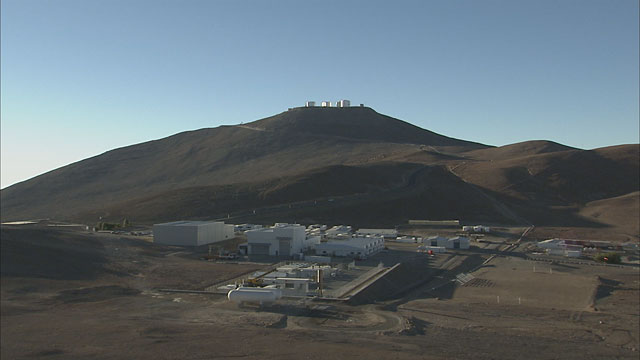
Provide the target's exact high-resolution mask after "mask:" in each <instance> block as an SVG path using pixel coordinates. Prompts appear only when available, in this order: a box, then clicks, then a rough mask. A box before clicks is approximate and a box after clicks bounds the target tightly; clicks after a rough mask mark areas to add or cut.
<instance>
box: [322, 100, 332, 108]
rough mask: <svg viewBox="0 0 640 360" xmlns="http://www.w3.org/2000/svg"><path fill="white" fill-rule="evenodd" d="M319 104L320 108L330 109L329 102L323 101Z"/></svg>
mask: <svg viewBox="0 0 640 360" xmlns="http://www.w3.org/2000/svg"><path fill="white" fill-rule="evenodd" d="M321 104H322V107H331V101H323V102H322V103H321Z"/></svg>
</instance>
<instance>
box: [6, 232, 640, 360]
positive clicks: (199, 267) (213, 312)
mask: <svg viewBox="0 0 640 360" xmlns="http://www.w3.org/2000/svg"><path fill="white" fill-rule="evenodd" d="M1 230H2V278H1V285H2V289H1V292H0V295H1V297H0V301H1V310H2V313H1V314H2V321H1V330H2V336H1V349H0V355H1V357H2V359H34V358H46V359H84V358H91V359H121V358H136V359H145V358H153V359H225V358H245V359H265V358H278V359H301V358H302V359H327V358H379V359H416V358H421V359H469V358H473V359H514V358H531V359H534V358H535V359H603V358H617V359H637V358H638V356H640V353H639V352H638V351H639V349H640V329H639V327H640V273H639V267H638V266H637V265H634V264H629V265H620V266H614V265H602V264H597V263H594V262H592V261H590V260H580V261H578V260H575V261H570V260H567V261H564V260H562V261H561V260H558V259H557V261H534V260H531V259H530V258H529V257H527V256H526V253H525V250H524V249H525V248H526V245H527V239H526V238H523V239H522V241H521V242H520V243H517V244H516V245H517V246H514V245H510V244H514V243H515V242H516V241H517V240H518V238H519V234H520V233H521V231H522V230H523V229H522V228H505V229H503V231H502V232H498V233H497V234H496V235H495V236H494V237H493V238H489V239H487V241H485V242H483V243H472V247H471V249H469V250H456V251H450V252H448V253H447V254H438V255H436V256H434V257H429V255H427V254H418V253H416V252H415V248H416V246H415V244H401V243H392V242H389V243H388V244H387V246H388V248H389V250H388V251H385V252H382V253H379V254H377V255H375V256H374V257H372V258H371V259H368V260H367V264H375V263H379V262H382V263H385V265H387V264H388V263H389V264H390V263H393V262H395V261H398V260H401V259H403V258H414V259H415V258H416V257H418V256H423V257H425V260H424V262H421V263H420V264H428V265H425V266H424V269H423V270H421V269H420V268H415V269H414V274H413V275H414V276H416V278H417V279H420V280H421V281H420V282H419V283H417V285H416V286H412V287H409V288H406V289H403V290H402V291H400V292H398V291H395V290H397V289H393V284H389V294H391V295H392V296H389V297H385V296H381V297H380V299H372V301H370V302H367V303H363V304H360V305H349V304H347V303H343V302H336V301H333V302H323V301H314V300H312V299H285V300H282V301H280V302H278V303H276V304H273V305H265V306H262V307H260V306H257V305H256V306H250V305H246V306H238V305H237V304H234V303H230V302H229V301H228V300H227V299H226V297H225V296H224V295H214V294H195V293H194V294H192V293H169V292H163V291H161V289H167V288H172V289H184V290H203V289H204V288H206V287H208V286H211V285H213V284H220V283H224V282H225V281H230V280H231V279H234V278H236V277H238V276H241V275H243V274H247V273H251V272H253V271H255V270H259V269H262V268H264V267H266V266H269V265H270V264H266V263H255V262H244V261H240V262H236V263H215V262H209V261H203V260H200V259H199V258H198V256H197V255H194V254H193V252H194V251H195V250H190V249H182V248H172V247H166V246H156V245H154V244H152V243H150V242H149V239H144V238H141V237H134V236H128V235H122V234H102V233H90V232H87V231H85V230H83V229H74V228H50V227H45V226H39V225H31V226H2V228H1ZM415 233H420V231H419V230H416V231H415ZM423 235H428V234H423ZM25 264H27V265H25ZM364 265H366V264H363V266H364ZM459 274H464V275H465V276H464V280H463V281H455V280H456V276H457V275H459ZM399 281H402V280H401V279H400V280H399ZM392 289H393V290H394V291H391V290H392Z"/></svg>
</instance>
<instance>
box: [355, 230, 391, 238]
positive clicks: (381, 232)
mask: <svg viewBox="0 0 640 360" xmlns="http://www.w3.org/2000/svg"><path fill="white" fill-rule="evenodd" d="M356 234H357V235H358V236H367V235H371V236H382V237H385V238H390V239H395V238H396V237H398V230H396V229H360V230H358V231H356Z"/></svg>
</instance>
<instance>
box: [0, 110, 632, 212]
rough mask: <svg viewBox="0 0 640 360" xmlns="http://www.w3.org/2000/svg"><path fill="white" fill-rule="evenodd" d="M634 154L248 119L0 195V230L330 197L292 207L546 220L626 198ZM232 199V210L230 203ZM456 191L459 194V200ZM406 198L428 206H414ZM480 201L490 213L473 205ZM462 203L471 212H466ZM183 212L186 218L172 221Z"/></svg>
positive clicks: (303, 120)
mask: <svg viewBox="0 0 640 360" xmlns="http://www.w3.org/2000/svg"><path fill="white" fill-rule="evenodd" d="M638 149H639V147H638V145H636V144H631V145H620V146H611V147H606V148H601V149H594V150H582V149H576V148H572V147H568V146H565V145H562V144H558V143H555V142H551V141H544V140H534V141H525V142H521V143H516V144H510V145H506V146H501V147H491V146H487V145H484V144H479V143H475V142H471V141H465V140H459V139H454V138H450V137H447V136H443V135H440V134H437V133H434V132H431V131H429V130H425V129H421V128H419V127H416V126H414V125H411V124H409V123H406V122H404V121H402V120H398V119H395V118H392V117H389V116H386V115H382V114H378V113H377V112H375V111H374V110H373V109H370V108H364V107H363V108H359V107H353V108H294V109H291V110H289V111H286V112H283V113H280V114H276V115H273V116H270V117H267V118H264V119H260V120H256V121H253V122H249V123H246V124H239V125H224V126H219V127H216V128H204V129H199V130H191V131H185V132H181V133H178V134H175V135H171V136H168V137H165V138H162V139H157V140H152V141H148V142H144V143H140V144H135V145H129V146H126V147H122V148H118V149H114V150H110V151H108V152H105V153H103V154H101V155H97V156H94V157H91V158H88V159H85V160H82V161H79V162H76V163H73V164H70V165H67V166H65V167H62V168H59V169H56V170H53V171H51V172H49V173H46V174H43V175H40V176H37V177H35V178H33V179H30V180H27V181H25V182H22V183H19V184H15V185H13V186H10V187H8V188H5V189H2V190H1V191H0V199H1V200H2V202H1V209H2V221H7V220H21V219H25V218H55V219H59V220H83V221H87V222H90V221H91V219H97V218H99V217H105V218H109V217H110V216H112V217H123V216H128V217H133V218H132V219H130V220H133V221H136V220H137V219H136V217H137V218H139V220H140V221H144V222H153V221H155V220H154V219H156V220H157V219H161V218H162V219H172V218H175V217H185V218H201V219H206V218H212V217H215V216H219V215H221V214H223V213H225V211H224V207H220V206H218V205H209V204H207V203H206V201H213V202H218V203H220V204H227V205H226V206H227V207H228V208H229V209H235V210H236V211H238V212H239V213H243V214H244V213H246V212H247V211H249V210H251V209H255V208H256V207H260V206H264V207H265V209H269V211H276V210H277V211H276V212H277V214H276V213H274V214H273V218H271V219H268V216H267V217H262V218H261V219H262V220H263V221H272V220H273V221H276V220H278V219H276V218H275V217H276V216H280V217H281V218H289V215H288V214H289V213H287V210H286V209H285V210H282V209H279V208H278V206H279V205H278V204H287V203H288V202H291V201H297V202H303V203H307V202H309V201H312V200H313V201H317V200H318V199H320V200H323V199H324V200H326V199H327V198H329V197H331V196H333V195H336V196H337V197H336V199H338V200H339V201H336V202H335V203H333V204H323V206H325V205H326V206H329V208H331V207H333V210H327V211H325V212H322V211H320V210H318V211H315V210H313V209H312V208H305V209H298V210H297V211H298V213H300V214H302V213H305V214H307V215H305V216H306V218H307V219H309V220H310V221H311V220H313V219H316V218H318V219H323V220H324V221H329V220H331V214H335V216H337V214H340V213H342V216H347V217H348V215H349V213H348V211H346V210H345V209H355V210H353V211H356V212H361V213H362V216H360V217H358V216H355V217H352V218H353V219H354V221H362V222H366V221H371V219H374V218H375V216H378V215H380V214H381V213H382V212H383V211H382V210H381V209H382V208H376V206H382V207H383V208H384V207H388V208H387V210H385V211H387V212H388V213H390V214H393V216H390V219H389V220H390V221H391V220H393V221H395V222H402V221H404V220H406V219H405V218H406V217H411V218H420V217H423V218H427V217H428V218H438V217H439V216H445V215H446V216H447V217H450V216H455V215H456V214H459V216H458V217H461V218H465V217H466V218H468V219H469V220H476V219H477V220H483V221H487V220H488V219H489V218H490V217H491V216H493V217H495V218H496V219H500V221H506V222H509V221H512V222H513V221H517V220H515V219H520V218H521V217H517V216H516V217H513V216H511V218H510V219H509V216H507V218H505V217H504V216H503V215H505V214H502V215H501V211H499V208H508V207H513V208H516V209H520V211H521V212H522V213H523V214H525V213H526V216H525V217H527V218H529V219H528V220H527V221H536V222H537V221H548V216H547V215H546V214H545V213H546V212H548V211H547V210H548V207H549V206H564V205H570V206H578V207H580V206H583V205H584V204H587V203H589V202H593V201H597V200H602V199H606V198H608V197H616V196H622V195H625V194H627V193H633V192H634V191H637V190H638V183H639V180H638V174H637V173H638V158H639V156H638V153H639V151H638ZM599 170H602V171H604V172H608V173H609V174H612V176H603V175H602V173H601V171H599ZM389 173H395V174H396V175H397V176H401V177H402V176H405V177H413V179H414V181H413V182H411V183H410V184H409V185H407V186H406V187H403V188H402V189H398V188H397V187H396V185H394V184H396V183H398V180H397V176H396V175H394V176H390V175H389ZM574 173H575V174H578V176H574ZM416 174H417V175H416ZM423 174H431V175H432V177H429V176H424V175H423ZM391 179H396V180H393V181H392V180H391ZM435 179H439V180H437V181H436V180H435ZM438 181H440V182H442V183H438ZM374 184H377V185H374ZM447 184H454V185H451V186H449V185H447ZM219 189H227V190H229V189H231V190H230V191H236V201H235V202H234V198H233V196H227V195H224V196H222V195H213V194H222V193H224V191H222V190H219ZM323 189H324V190H323ZM375 189H377V190H375ZM601 189H604V190H603V191H600V190H601ZM373 190H375V191H373ZM221 191H222V192H221ZM434 191H438V192H440V194H438V196H435V195H434V194H432V192H434ZM243 192H244V193H245V194H246V197H245V198H244V200H242V201H244V203H243V202H242V201H240V200H237V199H238V195H237V194H240V193H243ZM461 193H464V194H467V195H466V196H467V198H468V201H466V202H467V203H465V198H461V197H460V196H459V195H460V194H461ZM261 194H262V195H261ZM478 194H480V196H479V197H478V196H476V195H478ZM180 196H182V198H180ZM220 196H222V197H220ZM207 199H208V200H207ZM415 199H423V200H424V201H427V202H428V201H432V202H433V201H435V202H436V203H433V204H428V205H424V204H423V205H420V203H418V202H416V200H415ZM447 199H450V200H447ZM483 199H484V200H483ZM487 199H492V200H491V201H489V202H490V203H492V204H493V205H491V204H485V203H483V202H486V201H487ZM324 200H323V201H324ZM403 202H404V203H405V204H409V205H406V206H404V205H402V204H403ZM523 202H530V203H531V204H530V205H525V203H523ZM142 204H147V205H146V206H147V207H146V208H145V206H143V205H142ZM178 204H179V206H178ZM375 204H379V205H375ZM383 204H385V205H383ZM496 204H500V206H497V205H496ZM494 205H495V206H497V207H495V206H494ZM469 206H474V207H476V208H478V209H481V211H469V210H468V209H466V208H467V207H469ZM181 207H182V208H188V211H187V210H184V211H183V212H182V213H181V210H180V208H181ZM127 208H130V209H135V211H133V210H127ZM163 209H166V211H164V212H163ZM169 209H171V211H170V210H169ZM273 209H276V210H273ZM376 209H377V210H376ZM438 209H441V211H440V212H441V213H440V215H439V213H438ZM445 209H446V211H445ZM281 210H282V211H281ZM323 211H324V210H323ZM482 212H484V214H485V215H487V216H485V215H483V214H482ZM290 213H291V214H293V213H295V211H294V210H291V211H290ZM145 214H154V215H153V216H146V215H145ZM327 214H329V215H328V216H326V215H327ZM367 214H368V215H367ZM374 214H377V215H375V216H374ZM263 215H264V214H263ZM243 216H244V215H243ZM562 216H565V217H566V219H567V221H568V222H572V221H573V222H575V223H585V221H586V220H584V219H582V218H580V215H579V210H575V211H569V212H567V213H566V214H565V215H562ZM294 217H295V216H294ZM298 218H299V217H298ZM256 219H257V218H256ZM366 219H369V220H366ZM589 219H591V220H594V219H595V218H593V217H590V218H589ZM243 220H245V221H251V220H252V219H251V216H249V217H247V218H245V219H243ZM336 221H337V220H336ZM586 222H588V221H586ZM369 225H373V224H369Z"/></svg>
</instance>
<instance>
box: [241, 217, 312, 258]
mask: <svg viewBox="0 0 640 360" xmlns="http://www.w3.org/2000/svg"><path fill="white" fill-rule="evenodd" d="M245 234H246V235H247V245H248V251H249V255H271V256H292V255H293V254H296V253H300V252H301V251H302V249H303V248H304V247H305V246H306V245H307V241H306V240H307V234H306V233H305V227H304V226H302V225H297V224H278V226H274V227H272V228H265V229H256V230H249V231H247V232H245ZM318 240H319V238H318Z"/></svg>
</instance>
